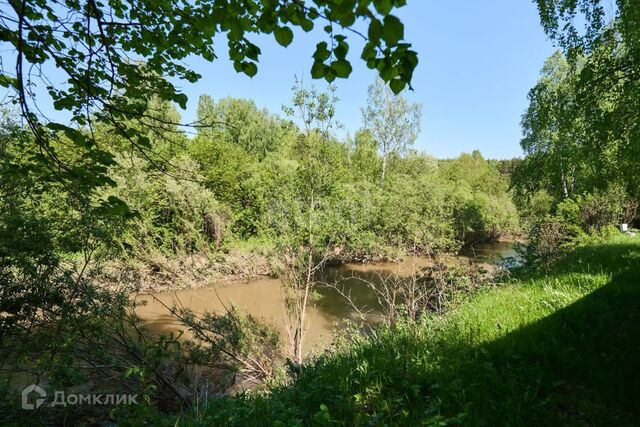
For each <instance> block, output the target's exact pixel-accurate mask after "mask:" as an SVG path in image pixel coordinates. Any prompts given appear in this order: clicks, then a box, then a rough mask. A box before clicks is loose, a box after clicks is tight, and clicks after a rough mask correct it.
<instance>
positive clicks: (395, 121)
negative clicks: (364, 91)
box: [362, 79, 422, 182]
mask: <svg viewBox="0 0 640 427" xmlns="http://www.w3.org/2000/svg"><path fill="white" fill-rule="evenodd" d="M421 116H422V106H421V105H420V104H410V103H409V102H408V101H407V100H406V99H405V98H404V97H402V96H401V95H395V94H394V93H393V91H392V90H391V89H390V88H389V87H388V86H387V85H386V84H385V83H384V81H383V80H381V79H376V81H375V82H374V83H373V84H372V85H370V86H369V95H368V98H367V105H366V107H365V108H363V109H362V120H363V122H364V128H365V129H367V130H368V131H369V132H370V133H371V135H373V138H374V139H375V140H376V141H377V143H378V148H379V150H380V154H381V156H382V181H383V182H384V178H385V174H386V170H387V164H388V162H389V158H390V156H393V155H401V154H403V153H404V152H406V150H407V148H409V147H410V146H411V145H413V143H414V142H415V140H416V138H417V137H418V134H419V133H420V120H421Z"/></svg>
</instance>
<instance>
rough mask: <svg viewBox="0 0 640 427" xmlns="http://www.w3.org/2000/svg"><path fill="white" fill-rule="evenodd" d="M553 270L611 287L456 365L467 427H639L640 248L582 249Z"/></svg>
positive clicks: (483, 347) (517, 332) (603, 246)
mask: <svg viewBox="0 0 640 427" xmlns="http://www.w3.org/2000/svg"><path fill="white" fill-rule="evenodd" d="M556 270H557V271H556V272H554V273H552V276H551V277H553V276H556V277H560V276H562V274H563V273H565V274H566V273H574V272H576V273H580V272H582V273H585V272H599V271H604V272H607V273H610V274H611V275H612V279H611V280H610V282H609V283H607V284H606V285H605V286H603V287H601V288H599V289H597V290H595V291H593V292H591V293H590V294H588V295H586V296H585V297H583V298H581V299H580V300H578V301H576V302H575V303H573V304H571V305H569V306H567V307H565V308H563V309H560V310H558V311H555V312H554V313H553V314H551V315H549V316H547V317H545V318H543V319H541V320H539V321H537V322H535V323H533V324H530V325H527V326H525V327H523V328H520V329H519V330H516V331H514V332H511V333H509V334H507V335H505V336H504V337H502V338H500V339H497V340H495V341H493V342H490V343H487V344H485V345H483V346H482V347H481V349H480V351H479V353H480V354H482V356H480V357H478V358H476V359H475V360H469V361H468V363H463V364H462V368H461V370H460V371H459V372H457V375H458V376H460V377H461V378H463V388H465V389H466V392H467V393H468V395H469V397H470V399H469V402H468V403H469V404H470V408H469V414H468V416H469V419H470V420H472V422H471V423H472V424H478V425H482V424H493V423H497V422H500V417H499V414H503V415H504V419H503V420H502V421H504V423H501V424H510V425H541V424H544V425H616V426H620V425H640V404H639V402H640V246H638V245H632V244H610V245H601V246H598V247H596V248H590V247H586V248H581V249H578V250H576V251H574V252H573V253H571V254H569V256H567V257H566V259H565V260H564V261H563V262H561V263H560V264H559V265H558V266H557V267H556ZM546 277H549V276H546ZM443 397H444V396H443ZM451 409H453V408H451ZM489 420H491V421H489ZM483 421H485V422H483Z"/></svg>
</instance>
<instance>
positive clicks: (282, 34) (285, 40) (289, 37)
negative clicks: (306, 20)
mask: <svg viewBox="0 0 640 427" xmlns="http://www.w3.org/2000/svg"><path fill="white" fill-rule="evenodd" d="M274 35H275V37H276V41H277V42H278V44H280V45H281V46H284V47H287V46H289V45H290V44H291V42H292V41H293V31H291V28H289V27H277V28H276V30H275V31H274Z"/></svg>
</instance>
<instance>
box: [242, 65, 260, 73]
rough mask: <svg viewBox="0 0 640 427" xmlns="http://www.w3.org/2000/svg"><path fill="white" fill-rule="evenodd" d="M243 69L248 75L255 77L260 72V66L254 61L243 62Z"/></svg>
mask: <svg viewBox="0 0 640 427" xmlns="http://www.w3.org/2000/svg"><path fill="white" fill-rule="evenodd" d="M242 71H244V73H245V74H246V75H247V76H249V77H253V76H255V75H256V74H258V66H257V65H256V64H254V63H253V62H243V63H242Z"/></svg>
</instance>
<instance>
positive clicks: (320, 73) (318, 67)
mask: <svg viewBox="0 0 640 427" xmlns="http://www.w3.org/2000/svg"><path fill="white" fill-rule="evenodd" d="M326 68H327V66H326V65H325V64H324V63H323V62H322V61H317V60H316V61H314V63H313V66H311V77H313V78H314V79H321V78H322V77H324V73H325V69H326Z"/></svg>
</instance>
